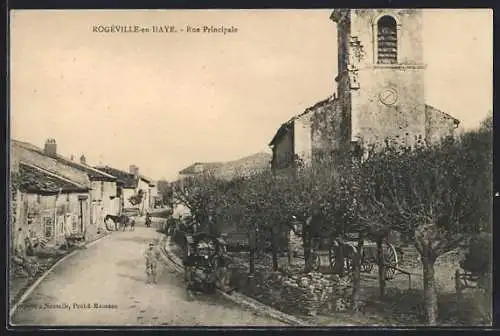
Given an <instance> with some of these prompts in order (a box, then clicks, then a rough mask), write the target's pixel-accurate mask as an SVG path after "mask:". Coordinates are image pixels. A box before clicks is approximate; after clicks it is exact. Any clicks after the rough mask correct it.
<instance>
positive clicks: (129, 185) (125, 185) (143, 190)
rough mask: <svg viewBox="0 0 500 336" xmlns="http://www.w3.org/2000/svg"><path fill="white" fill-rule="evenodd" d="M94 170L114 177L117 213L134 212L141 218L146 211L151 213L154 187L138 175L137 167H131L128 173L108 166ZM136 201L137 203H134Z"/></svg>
mask: <svg viewBox="0 0 500 336" xmlns="http://www.w3.org/2000/svg"><path fill="white" fill-rule="evenodd" d="M95 168H96V169H98V170H100V171H103V172H106V173H107V174H110V175H113V176H115V177H116V179H117V188H118V193H117V194H118V198H119V203H120V206H119V212H134V213H137V214H139V215H141V216H142V215H144V214H145V213H146V212H147V211H151V209H152V204H153V203H152V201H151V189H154V186H155V185H154V182H153V180H152V179H151V178H148V177H146V176H144V175H140V174H139V168H138V167H137V166H135V165H131V166H130V167H129V171H128V172H126V171H123V170H120V169H116V168H112V167H110V166H97V167H95ZM139 195H141V196H139ZM136 200H137V201H138V202H139V203H136Z"/></svg>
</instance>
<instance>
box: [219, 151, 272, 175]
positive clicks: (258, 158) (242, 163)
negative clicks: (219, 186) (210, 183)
mask: <svg viewBox="0 0 500 336" xmlns="http://www.w3.org/2000/svg"><path fill="white" fill-rule="evenodd" d="M271 159H272V155H271V154H269V153H263V152H262V153H256V154H253V155H249V156H245V157H243V158H240V159H238V160H234V161H229V162H225V163H223V164H222V165H221V166H219V167H217V168H215V169H214V170H213V172H214V174H215V176H217V177H219V178H222V179H228V180H230V179H232V178H235V177H239V176H240V177H241V176H248V175H251V174H253V173H257V172H261V171H264V170H266V169H268V168H271Z"/></svg>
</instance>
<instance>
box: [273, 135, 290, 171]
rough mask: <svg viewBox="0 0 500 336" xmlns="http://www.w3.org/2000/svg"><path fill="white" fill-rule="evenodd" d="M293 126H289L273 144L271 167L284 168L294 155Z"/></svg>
mask: <svg viewBox="0 0 500 336" xmlns="http://www.w3.org/2000/svg"><path fill="white" fill-rule="evenodd" d="M293 133H294V127H293V125H292V127H289V128H288V129H287V131H286V133H285V134H283V135H282V136H281V137H280V138H279V139H278V140H277V141H276V143H275V144H274V147H273V162H272V168H273V169H284V168H286V167H288V166H289V165H290V164H291V163H292V162H293V156H294V134H293Z"/></svg>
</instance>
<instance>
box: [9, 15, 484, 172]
mask: <svg viewBox="0 0 500 336" xmlns="http://www.w3.org/2000/svg"><path fill="white" fill-rule="evenodd" d="M330 13H331V10H307V11H306V10H265V11H263V10H260V11H256V10H252V11H248V10H232V11H229V10H227V11H216V10H209V11H207V10H205V11H194V10H191V11H120V12H118V11H46V10H44V11H33V10H30V11H15V12H12V15H11V27H12V28H11V41H10V43H11V55H10V57H11V72H10V78H11V105H10V107H11V109H10V111H11V136H12V137H13V138H14V139H18V140H23V141H28V142H31V143H33V144H35V145H37V146H40V147H43V143H44V141H45V139H46V138H48V137H53V138H55V139H56V140H57V143H58V151H59V153H61V154H62V155H67V156H69V155H70V154H74V155H75V157H77V158H78V157H79V156H80V155H81V154H82V153H84V154H85V155H86V157H87V161H88V162H90V163H91V164H98V163H102V164H108V165H111V166H114V167H116V168H121V169H128V166H129V165H130V164H136V165H138V166H139V167H140V170H141V173H143V174H145V175H148V176H151V177H152V178H155V179H159V178H167V179H174V178H176V174H177V172H178V171H179V170H180V169H182V168H184V167H186V166H188V165H189V164H191V163H193V162H195V161H227V160H234V159H238V158H240V157H243V156H246V155H251V154H254V153H256V152H261V151H269V150H268V147H267V144H268V143H269V141H270V140H271V138H272V136H273V135H274V133H275V131H276V129H277V128H278V127H279V125H280V124H281V123H282V122H283V121H285V120H288V119H289V118H290V117H291V116H292V115H294V114H297V113H300V112H302V111H303V110H304V109H305V108H307V107H308V106H311V105H314V104H315V103H316V102H317V101H319V100H322V99H324V98H326V97H328V96H329V95H331V94H332V93H333V92H334V90H335V87H334V78H335V75H336V68H337V50H336V48H337V46H336V44H337V43H336V39H337V37H336V28H335V24H334V23H333V22H331V21H330V20H329V15H330ZM492 13H493V12H492V11H491V10H475V9H474V10H473V9H466V10H424V31H423V34H424V48H425V50H424V57H425V61H426V63H427V64H428V67H427V72H426V89H425V90H426V100H427V103H428V104H431V105H433V106H435V107H437V108H439V109H441V110H443V111H445V112H447V113H449V114H451V115H453V116H454V117H456V118H458V119H460V120H461V124H462V126H464V127H465V128H471V127H475V126H477V125H478V124H479V122H480V121H481V120H482V119H483V118H484V117H485V116H486V115H487V114H488V112H489V111H490V110H491V109H492V104H493V103H492V94H493V91H492V90H493V89H492V87H493V86H492V81H493V71H492V68H493V28H492V27H493V26H492V18H493V15H492ZM96 24H123V25H135V24H141V25H142V24H159V25H167V24H168V25H170V24H173V25H176V26H178V27H182V26H185V25H191V26H195V25H210V24H213V25H216V26H217V25H222V24H224V25H226V26H231V25H233V26H235V27H237V28H238V33H235V34H231V35H225V36H224V35H202V34H186V33H179V34H151V33H150V34H98V33H93V32H92V31H91V26H92V25H96Z"/></svg>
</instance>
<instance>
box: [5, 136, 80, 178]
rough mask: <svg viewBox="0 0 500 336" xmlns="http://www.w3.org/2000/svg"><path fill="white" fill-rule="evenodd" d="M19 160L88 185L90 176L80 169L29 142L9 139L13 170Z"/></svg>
mask: <svg viewBox="0 0 500 336" xmlns="http://www.w3.org/2000/svg"><path fill="white" fill-rule="evenodd" d="M21 161H22V162H24V163H27V164H30V165H33V166H36V167H39V168H41V169H44V170H46V171H48V172H50V173H52V174H56V175H58V176H62V177H63V178H66V179H68V180H70V181H73V182H76V183H78V184H79V185H83V186H86V187H90V178H89V176H88V174H86V173H85V172H84V171H82V170H81V169H77V168H75V167H74V166H71V165H68V164H67V163H66V162H65V161H62V160H59V159H58V158H56V157H51V156H48V155H46V154H45V153H43V151H42V150H41V149H40V148H38V147H36V146H33V145H31V144H29V143H25V142H21V141H16V140H11V143H10V162H11V165H12V169H13V170H15V169H16V168H17V166H18V165H19V163H20V162H21Z"/></svg>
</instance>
